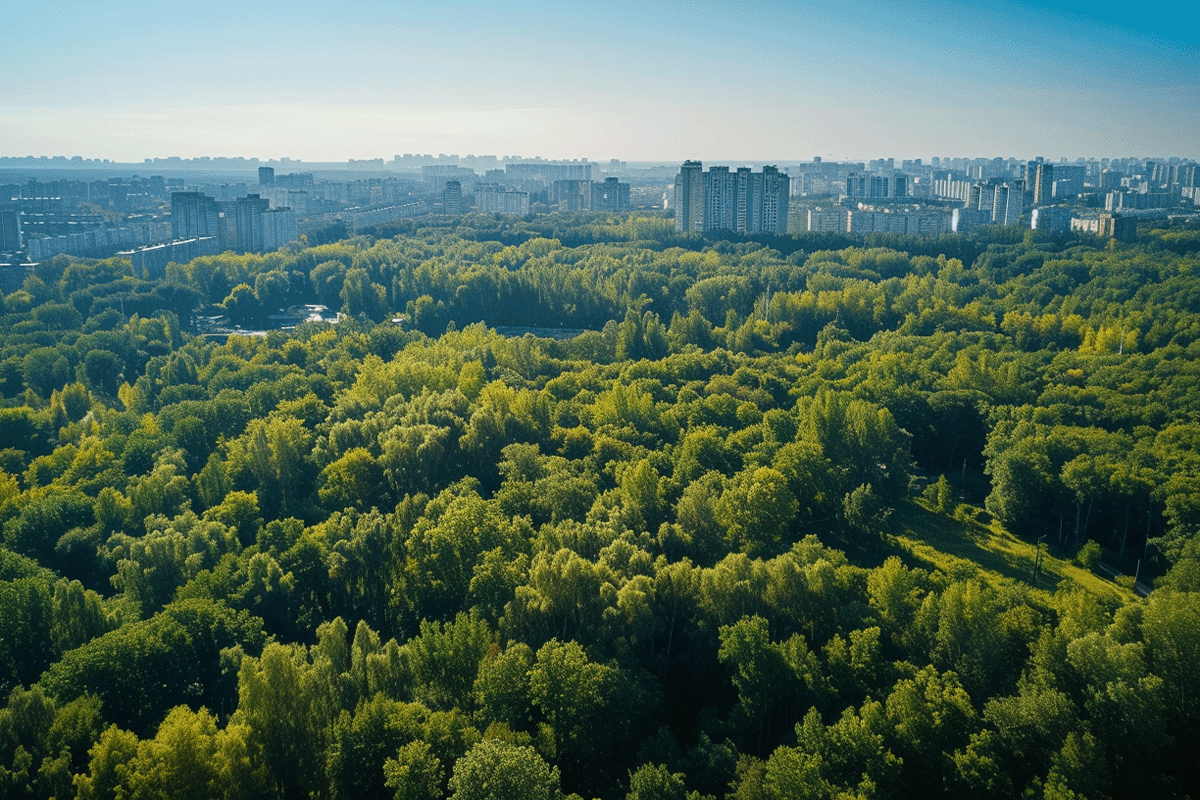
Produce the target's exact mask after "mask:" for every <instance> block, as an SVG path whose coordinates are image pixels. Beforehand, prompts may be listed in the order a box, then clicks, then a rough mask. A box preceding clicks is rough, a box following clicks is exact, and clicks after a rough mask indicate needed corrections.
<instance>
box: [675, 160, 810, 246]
mask: <svg viewBox="0 0 1200 800" xmlns="http://www.w3.org/2000/svg"><path fill="white" fill-rule="evenodd" d="M790 188H791V187H790V180H789V178H788V176H787V175H785V174H783V173H781V172H779V170H778V169H776V168H775V167H771V166H767V167H763V170H762V172H754V171H752V170H751V169H750V168H749V167H741V168H739V169H737V170H735V171H733V172H730V171H729V168H728V167H711V168H710V169H709V170H708V172H704V171H703V165H702V164H701V162H699V161H685V162H684V163H683V166H682V167H681V168H680V170H679V174H678V175H677V176H676V177H675V230H677V231H682V232H686V233H695V232H699V231H713V230H726V231H733V232H736V233H787V215H788V196H789V194H790Z"/></svg>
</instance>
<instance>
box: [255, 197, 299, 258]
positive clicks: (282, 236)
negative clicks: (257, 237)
mask: <svg viewBox="0 0 1200 800" xmlns="http://www.w3.org/2000/svg"><path fill="white" fill-rule="evenodd" d="M298 238H300V235H299V229H298V227H297V225H296V212H295V211H293V210H292V209H290V208H272V209H270V210H268V211H264V212H262V248H263V252H265V253H270V252H271V251H273V250H278V249H279V248H281V247H283V246H284V245H285V244H287V243H288V242H294V241H296V240H297V239H298Z"/></svg>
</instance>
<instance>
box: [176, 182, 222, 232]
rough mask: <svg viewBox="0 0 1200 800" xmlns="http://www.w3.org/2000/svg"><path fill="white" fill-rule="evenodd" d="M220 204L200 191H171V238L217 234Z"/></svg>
mask: <svg viewBox="0 0 1200 800" xmlns="http://www.w3.org/2000/svg"><path fill="white" fill-rule="evenodd" d="M220 219H221V204H220V203H218V202H217V201H216V200H214V199H213V198H211V197H209V196H208V195H206V194H201V193H200V192H172V193H171V238H172V239H175V240H179V239H198V238H201V237H204V236H217V235H218V234H219V232H220V231H219V228H220Z"/></svg>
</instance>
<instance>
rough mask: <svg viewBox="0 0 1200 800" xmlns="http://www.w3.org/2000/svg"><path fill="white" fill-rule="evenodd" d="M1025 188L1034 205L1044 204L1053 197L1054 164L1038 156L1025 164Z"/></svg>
mask: <svg viewBox="0 0 1200 800" xmlns="http://www.w3.org/2000/svg"><path fill="white" fill-rule="evenodd" d="M1025 190H1026V191H1027V192H1028V193H1029V201H1030V202H1031V203H1033V205H1035V206H1040V205H1046V204H1048V203H1050V202H1051V201H1052V198H1053V197H1054V165H1053V164H1050V163H1047V162H1046V161H1045V160H1044V159H1042V158H1038V159H1037V160H1035V161H1030V162H1029V163H1027V164H1026V165H1025Z"/></svg>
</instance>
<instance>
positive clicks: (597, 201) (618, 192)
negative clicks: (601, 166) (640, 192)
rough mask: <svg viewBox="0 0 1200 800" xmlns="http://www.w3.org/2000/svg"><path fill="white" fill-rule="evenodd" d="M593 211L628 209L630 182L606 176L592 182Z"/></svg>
mask: <svg viewBox="0 0 1200 800" xmlns="http://www.w3.org/2000/svg"><path fill="white" fill-rule="evenodd" d="M591 188H592V211H628V210H629V184H628V183H621V181H620V180H618V179H617V178H605V179H604V180H603V181H596V182H594V183H593V184H592V187H591Z"/></svg>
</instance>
